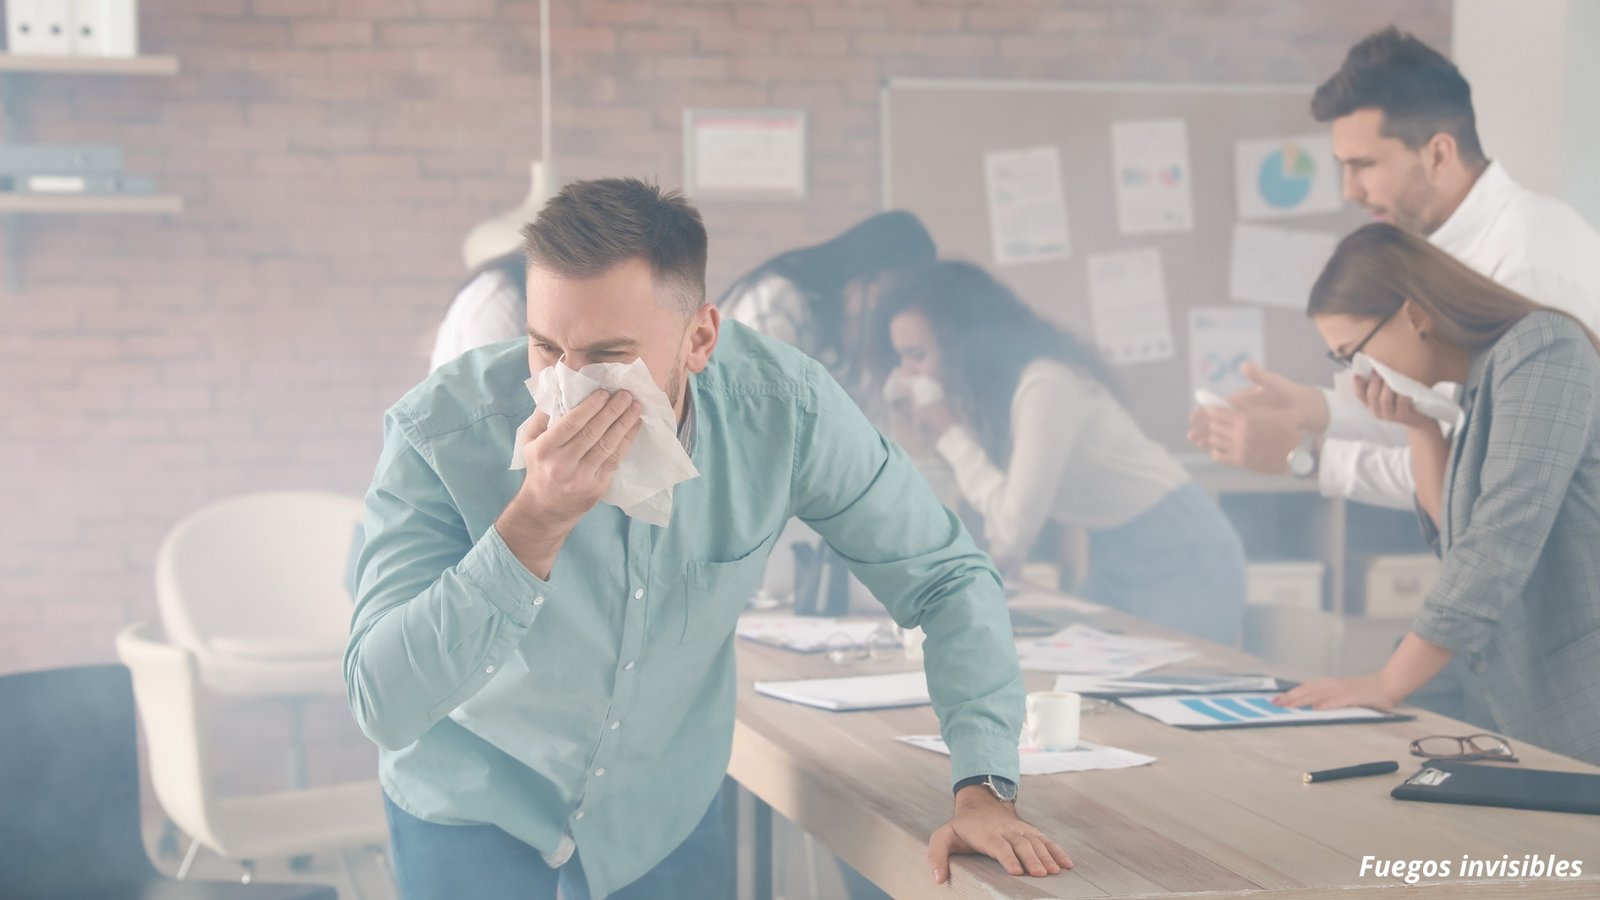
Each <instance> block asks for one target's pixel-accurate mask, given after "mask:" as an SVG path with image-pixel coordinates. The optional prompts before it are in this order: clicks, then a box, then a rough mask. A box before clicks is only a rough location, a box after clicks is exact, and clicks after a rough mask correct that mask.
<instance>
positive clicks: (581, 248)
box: [522, 178, 706, 313]
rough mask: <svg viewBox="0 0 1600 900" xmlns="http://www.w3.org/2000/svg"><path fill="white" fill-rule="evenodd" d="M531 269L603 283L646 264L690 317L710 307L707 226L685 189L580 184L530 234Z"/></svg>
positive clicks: (611, 181) (628, 181)
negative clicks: (617, 269) (633, 264)
mask: <svg viewBox="0 0 1600 900" xmlns="http://www.w3.org/2000/svg"><path fill="white" fill-rule="evenodd" d="M522 236H523V238H524V239H525V244H524V247H523V249H524V250H525V251H526V252H527V255H528V265H529V266H531V267H534V268H539V269H544V270H545V271H548V272H553V273H555V274H556V275H560V276H562V277H564V278H595V277H597V276H599V275H602V274H604V273H605V272H607V271H609V270H610V269H611V268H612V267H614V266H616V265H618V264H619V263H624V262H627V261H628V260H630V259H642V260H644V261H645V262H647V263H649V264H650V274H651V275H652V276H653V277H654V278H655V280H656V283H657V284H659V285H663V286H665V287H668V288H670V289H671V290H673V291H674V292H676V293H677V294H678V296H679V300H680V302H681V303H682V308H683V310H684V311H685V312H686V313H693V312H694V311H695V310H697V309H699V308H700V307H701V306H703V305H704V304H705V302H706V226H705V223H703V222H702V221H701V220H700V213H699V211H698V210H696V209H695V208H694V206H692V205H691V204H690V203H689V201H688V200H685V199H684V197H683V195H682V194H681V193H679V192H677V191H662V190H661V188H659V187H657V186H656V185H653V184H649V183H647V182H644V181H640V180H639V179H637V178H600V179H596V180H594V181H576V182H573V183H572V184H569V185H567V186H566V187H564V188H562V189H561V193H559V194H557V195H556V196H555V197H553V198H551V200H550V202H549V203H546V204H545V205H544V209H542V210H540V211H539V217H538V218H537V219H535V220H534V221H533V223H532V224H530V225H528V227H526V228H524V229H523V230H522Z"/></svg>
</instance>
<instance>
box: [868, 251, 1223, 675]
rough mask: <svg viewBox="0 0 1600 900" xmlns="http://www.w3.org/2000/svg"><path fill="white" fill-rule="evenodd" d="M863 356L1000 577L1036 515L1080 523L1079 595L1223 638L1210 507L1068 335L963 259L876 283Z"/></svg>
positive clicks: (1039, 519) (1015, 559) (1219, 558)
mask: <svg viewBox="0 0 1600 900" xmlns="http://www.w3.org/2000/svg"><path fill="white" fill-rule="evenodd" d="M877 319H878V322H877V325H876V326H875V328H874V330H873V333H874V340H875V341H876V344H877V347H876V351H877V352H876V354H875V357H876V359H877V360H878V363H879V365H880V367H881V368H884V369H888V368H891V367H894V372H893V374H892V375H891V376H890V380H889V382H888V385H889V393H890V395H891V397H893V398H894V399H897V400H898V401H899V402H900V403H902V404H904V405H908V406H911V407H912V408H913V409H914V410H915V412H916V415H917V417H918V419H919V420H920V421H921V422H922V423H923V426H924V427H925V428H926V429H927V430H928V432H929V434H930V436H932V437H934V438H935V439H936V441H935V446H936V447H937V449H938V452H939V454H940V455H941V456H942V457H944V459H945V460H946V461H947V462H948V463H949V464H950V466H951V467H952V468H953V469H954V471H955V476H956V482H957V484H958V486H959V487H960V490H961V493H962V495H963V496H964V497H965V498H966V499H967V501H968V502H969V503H971V504H972V506H973V507H974V508H975V509H976V510H977V511H978V512H979V513H980V514H981V515H982V516H983V528H984V536H985V538H986V540H987V542H988V548H989V552H990V554H991V555H992V556H993V557H994V558H995V561H996V562H997V563H998V564H999V566H1000V568H1001V570H1002V571H1007V570H1010V571H1015V569H1016V568H1017V567H1018V566H1019V565H1020V563H1021V561H1022V559H1023V556H1024V554H1026V552H1027V551H1028V549H1029V548H1030V547H1031V546H1032V545H1033V543H1034V541H1035V539H1036V538H1037V537H1038V535H1039V531H1040V529H1041V528H1042V527H1043V526H1044V524H1045V522H1046V520H1055V521H1057V522H1060V523H1062V524H1064V525H1069V526H1077V527H1081V528H1084V529H1086V530H1087V531H1088V532H1089V572H1088V577H1087V580H1086V581H1085V582H1084V584H1083V585H1082V587H1081V589H1080V592H1081V593H1082V594H1083V595H1084V596H1086V597H1088V598H1089V599H1091V600H1095V601H1098V602H1100V603H1104V604H1106V605H1108V606H1114V607H1117V608H1118V609H1121V610H1123V611H1125V612H1128V613H1131V614H1133V615H1136V616H1139V617H1141V618H1145V619H1148V620H1150V621H1154V622H1159V623H1161V624H1164V625H1168V626H1171V627H1173V628H1177V629H1180V630H1182V631H1186V632H1189V633H1191V634H1196V635H1200V636H1201V637H1205V638H1209V639H1211V640H1215V641H1218V642H1220V643H1224V644H1231V643H1233V642H1234V641H1235V640H1236V639H1237V638H1238V634H1239V628H1240V624H1241V621H1242V619H1243V616H1244V602H1245V560H1244V550H1243V547H1242V546H1241V544H1240V542H1239V537H1238V535H1237V534H1236V533H1235V532H1234V530H1233V526H1232V524H1231V523H1229V521H1228V519H1227V517H1226V516H1224V515H1223V514H1222V511H1221V510H1220V509H1218V508H1217V506H1216V504H1215V503H1213V502H1212V501H1211V499H1210V498H1209V497H1207V496H1206V494H1205V493H1204V492H1203V491H1201V489H1200V488H1199V487H1198V486H1197V485H1195V484H1194V483H1193V482H1192V481H1190V479H1189V475H1188V473H1187V472H1185V471H1184V469H1183V466H1181V465H1180V464H1179V463H1178V462H1177V460H1175V459H1173V458H1172V455H1171V454H1169V453H1168V452H1167V451H1166V450H1165V449H1163V448H1162V447H1161V446H1160V445H1159V444H1157V443H1156V442H1155V441H1152V440H1151V439H1150V438H1148V437H1146V436H1145V435H1144V433H1143V432H1141V431H1140V430H1139V426H1138V425H1137V424H1135V423H1134V421H1133V418H1132V417H1131V416H1130V415H1129V414H1128V412H1127V410H1125V409H1123V408H1122V406H1121V404H1120V403H1119V402H1118V401H1117V398H1116V396H1115V395H1114V393H1113V391H1112V389H1111V387H1110V379H1109V375H1108V373H1107V372H1106V370H1105V369H1104V367H1103V366H1102V364H1101V363H1100V361H1099V360H1098V359H1097V358H1096V357H1095V356H1094V354H1093V353H1092V352H1090V351H1089V350H1088V349H1086V348H1085V347H1084V346H1083V345H1082V344H1080V343H1079V342H1078V340H1077V339H1076V338H1074V337H1073V336H1072V335H1070V334H1068V333H1066V332H1063V331H1061V330H1059V329H1057V328H1055V327H1053V326H1052V325H1050V324H1049V323H1047V322H1045V321H1044V320H1043V319H1041V318H1040V317H1039V316H1037V315H1036V314H1034V312H1033V311H1032V310H1030V309H1029V308H1028V307H1027V306H1025V305H1024V304H1023V303H1022V301H1021V300H1019V299H1018V298H1017V297H1016V295H1015V294H1013V293H1012V292H1011V291H1010V290H1009V289H1008V288H1006V287H1005V285H1002V284H1000V283H999V282H997V281H995V280H994V279H993V278H991V277H990V276H989V275H988V273H986V272H985V271H983V270H982V269H981V268H978V267H977V266H974V265H971V264H968V263H962V262H948V261H945V262H937V263H931V264H929V265H927V266H923V267H921V268H918V269H915V270H913V271H910V272H907V273H903V274H902V275H900V276H898V277H896V278H894V279H892V280H891V282H890V284H889V286H888V287H887V289H886V290H885V292H884V294H883V296H882V298H881V300H880V304H879V309H878V316H877Z"/></svg>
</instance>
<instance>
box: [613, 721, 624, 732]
mask: <svg viewBox="0 0 1600 900" xmlns="http://www.w3.org/2000/svg"><path fill="white" fill-rule="evenodd" d="M621 727H622V723H621V722H612V723H611V730H612V731H616V730H617V729H618V728H621Z"/></svg>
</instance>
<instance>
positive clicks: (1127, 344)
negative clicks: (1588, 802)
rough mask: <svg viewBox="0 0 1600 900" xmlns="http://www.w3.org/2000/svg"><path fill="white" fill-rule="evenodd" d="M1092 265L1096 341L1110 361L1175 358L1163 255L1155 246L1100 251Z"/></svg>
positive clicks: (1127, 362)
mask: <svg viewBox="0 0 1600 900" xmlns="http://www.w3.org/2000/svg"><path fill="white" fill-rule="evenodd" d="M1088 269H1089V305H1090V312H1091V314H1092V315H1093V318H1094V336H1095V344H1096V345H1097V346H1098V347H1099V348H1100V352H1101V353H1102V354H1104V356H1105V358H1106V360H1107V361H1108V362H1110V363H1112V364H1114V365H1119V366H1125V365H1131V364H1134V363H1145V362H1155V361H1158V360H1163V359H1171V358H1172V357H1173V355H1174V350H1173V346H1172V344H1173V341H1172V322H1171V319H1170V316H1169V315H1168V311H1167V287H1166V282H1165V279H1164V277H1163V276H1162V273H1161V254H1160V253H1159V252H1157V251H1156V250H1155V249H1153V248H1146V249H1143V250H1129V251H1125V252H1121V253H1099V254H1094V255H1092V256H1090V257H1089V258H1088Z"/></svg>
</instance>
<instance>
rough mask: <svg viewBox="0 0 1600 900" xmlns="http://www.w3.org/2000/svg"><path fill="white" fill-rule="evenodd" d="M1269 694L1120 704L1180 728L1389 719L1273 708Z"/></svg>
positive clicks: (1361, 710)
mask: <svg viewBox="0 0 1600 900" xmlns="http://www.w3.org/2000/svg"><path fill="white" fill-rule="evenodd" d="M1273 696H1274V695H1273V694H1271V693H1259V692H1257V693H1249V692H1244V693H1237V694H1205V695H1201V696H1193V697H1126V698H1124V699H1123V700H1121V701H1120V702H1121V703H1122V704H1123V705H1124V706H1127V707H1128V708H1130V709H1132V710H1133V711H1134V712H1137V713H1142V714H1143V715H1146V716H1149V717H1150V718H1152V719H1155V720H1156V721H1158V722H1162V723H1165V724H1167V725H1177V726H1179V727H1194V726H1202V727H1212V728H1215V727H1227V728H1259V727H1262V726H1268V725H1294V724H1299V723H1303V722H1353V721H1361V720H1363V719H1383V718H1388V717H1389V715H1390V714H1389V713H1384V712H1379V711H1378V710H1375V709H1368V708H1366V707H1364V706H1358V707H1354V708H1351V709H1298V708H1293V707H1283V706H1273V705H1272V698H1273Z"/></svg>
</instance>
